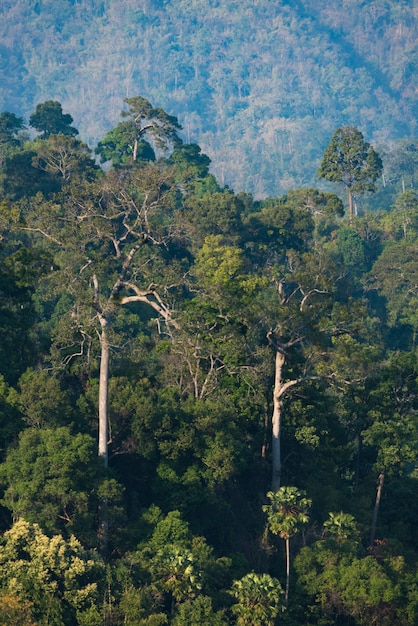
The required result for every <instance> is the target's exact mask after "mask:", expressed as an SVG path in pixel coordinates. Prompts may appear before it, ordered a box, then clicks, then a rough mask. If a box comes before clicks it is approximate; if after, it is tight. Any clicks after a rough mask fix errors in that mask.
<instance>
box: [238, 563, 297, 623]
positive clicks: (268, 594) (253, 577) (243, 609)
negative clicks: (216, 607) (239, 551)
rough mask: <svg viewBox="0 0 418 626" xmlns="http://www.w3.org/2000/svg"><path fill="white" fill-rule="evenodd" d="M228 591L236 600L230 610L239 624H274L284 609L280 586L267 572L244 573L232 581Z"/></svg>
mask: <svg viewBox="0 0 418 626" xmlns="http://www.w3.org/2000/svg"><path fill="white" fill-rule="evenodd" d="M229 593H230V594H231V595H232V596H233V597H234V598H235V600H236V603H235V604H233V605H232V609H231V610H232V612H233V614H234V615H235V616H236V618H237V621H236V623H237V624H238V625H239V626H274V624H275V623H276V618H277V616H278V614H279V613H280V611H284V609H285V605H284V604H283V601H282V597H283V589H282V586H281V584H280V582H279V581H278V580H277V578H273V577H272V576H270V575H269V574H256V573H255V572H251V573H249V574H246V575H245V576H244V577H243V578H241V579H240V580H235V581H234V582H233V585H232V589H231V591H230V592H229Z"/></svg>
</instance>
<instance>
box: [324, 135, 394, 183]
mask: <svg viewBox="0 0 418 626" xmlns="http://www.w3.org/2000/svg"><path fill="white" fill-rule="evenodd" d="M381 171H382V162H381V159H380V157H379V156H378V154H377V153H376V152H375V151H374V149H373V148H372V147H371V146H370V144H369V143H367V142H365V141H364V138H363V135H362V133H361V132H360V131H359V130H358V129H357V128H355V127H354V126H343V127H342V128H338V129H337V130H336V131H335V132H334V134H333V136H332V138H331V141H330V143H329V146H328V147H327V148H326V150H325V152H324V157H323V159H322V162H321V166H320V168H319V170H318V175H319V177H320V178H325V179H326V180H329V181H331V182H334V183H339V182H341V183H343V184H344V185H345V187H347V189H350V190H351V191H352V193H358V194H363V193H364V192H365V191H375V188H376V187H375V182H376V179H377V177H378V176H379V174H380V173H381Z"/></svg>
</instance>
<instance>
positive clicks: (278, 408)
mask: <svg viewBox="0 0 418 626" xmlns="http://www.w3.org/2000/svg"><path fill="white" fill-rule="evenodd" d="M284 363H285V356H284V354H282V353H281V352H279V350H276V363H275V368H276V371H275V377H274V390H273V416H272V420H271V422H272V423H271V426H272V466H273V467H272V479H271V489H272V491H278V490H279V489H280V482H281V475H282V459H281V427H282V424H281V422H282V406H283V402H282V398H281V397H282V391H283V380H282V372H283V366H284Z"/></svg>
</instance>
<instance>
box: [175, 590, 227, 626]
mask: <svg viewBox="0 0 418 626" xmlns="http://www.w3.org/2000/svg"><path fill="white" fill-rule="evenodd" d="M171 623H172V624H173V625H174V626H197V625H198V624H201V625H202V626H203V624H205V626H224V625H225V624H227V623H228V622H227V621H226V619H225V617H224V615H223V613H222V611H216V612H215V611H214V610H213V607H212V600H211V598H209V597H207V596H199V597H197V598H196V599H195V600H188V601H187V602H183V603H182V604H180V606H179V607H178V610H177V612H176V615H175V617H174V619H173V620H172V621H171Z"/></svg>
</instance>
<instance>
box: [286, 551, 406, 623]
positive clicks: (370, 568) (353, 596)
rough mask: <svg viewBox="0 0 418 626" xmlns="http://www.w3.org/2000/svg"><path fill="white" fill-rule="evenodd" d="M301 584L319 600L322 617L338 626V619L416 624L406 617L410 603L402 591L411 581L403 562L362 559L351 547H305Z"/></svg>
mask: <svg viewBox="0 0 418 626" xmlns="http://www.w3.org/2000/svg"><path fill="white" fill-rule="evenodd" d="M295 568H296V571H297V573H298V576H299V583H300V584H301V585H303V587H304V588H305V589H306V590H307V591H308V593H309V594H311V595H312V596H315V597H316V600H317V602H319V603H320V605H321V606H322V610H323V612H322V615H324V617H328V619H329V620H330V621H325V622H324V623H335V622H334V619H335V618H336V617H337V618H338V616H351V617H352V618H354V620H355V623H356V624H359V625H362V624H364V625H366V624H382V625H386V626H389V625H390V624H393V623H399V624H402V625H403V624H405V626H407V625H410V624H412V623H413V622H411V621H410V620H409V618H408V617H406V616H405V607H406V605H407V604H409V606H410V609H412V610H413V608H412V606H411V605H410V603H409V600H408V598H407V595H406V594H404V592H402V591H401V589H402V587H403V585H404V584H405V582H406V580H407V579H408V574H407V570H406V568H405V564H404V562H403V560H402V558H401V559H392V560H390V559H388V560H387V561H384V562H383V563H381V562H379V561H377V560H376V559H375V558H374V557H372V556H364V557H360V558H359V557H358V556H356V555H355V552H353V550H351V549H350V546H349V544H341V543H340V544H335V545H334V546H333V545H332V544H329V543H327V542H317V543H315V544H314V545H313V546H312V547H308V548H302V550H301V552H300V554H299V555H298V556H297V557H296V559H295Z"/></svg>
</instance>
